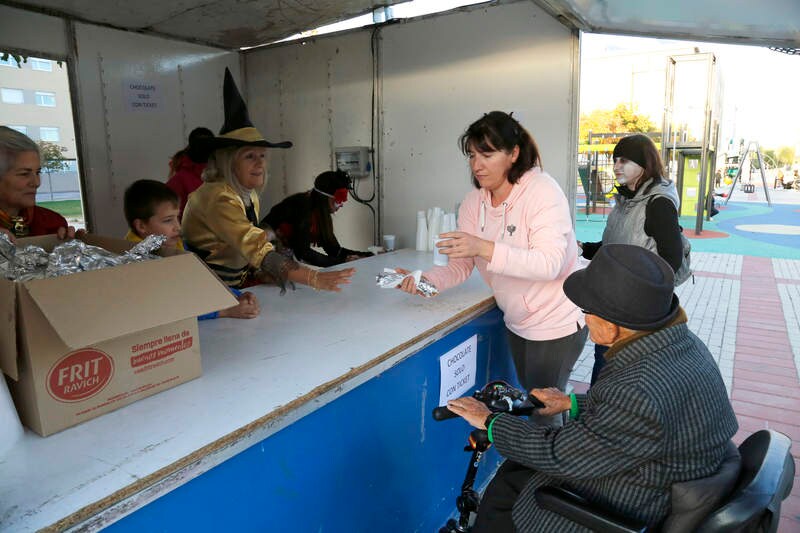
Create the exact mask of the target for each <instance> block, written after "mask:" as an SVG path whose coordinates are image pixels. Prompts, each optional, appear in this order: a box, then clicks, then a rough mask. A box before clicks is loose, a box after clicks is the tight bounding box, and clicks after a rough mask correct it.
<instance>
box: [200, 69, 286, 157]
mask: <svg viewBox="0 0 800 533" xmlns="http://www.w3.org/2000/svg"><path fill="white" fill-rule="evenodd" d="M222 97H223V100H224V103H225V124H223V125H222V128H220V130H219V135H218V136H216V137H203V138H202V139H199V141H200V142H201V143H202V147H203V148H205V150H206V151H207V152H208V153H211V152H213V151H214V150H217V149H219V148H226V147H228V146H264V147H267V148H291V146H292V143H291V142H290V141H283V142H278V143H274V142H270V141H268V140H266V139H265V138H264V136H263V135H262V134H261V132H260V131H258V130H257V129H256V128H255V126H253V123H252V122H251V121H250V115H249V113H248V112H247V104H245V103H244V100H243V99H242V95H241V94H239V89H238V88H237V87H236V83H235V82H234V81H233V76H232V75H231V71H230V70H228V69H227V67H226V68H225V84H224V85H223V88H222Z"/></svg>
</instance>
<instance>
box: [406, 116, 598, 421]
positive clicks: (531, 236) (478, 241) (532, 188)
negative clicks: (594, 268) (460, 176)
mask: <svg viewBox="0 0 800 533" xmlns="http://www.w3.org/2000/svg"><path fill="white" fill-rule="evenodd" d="M459 146H460V147H461V151H462V152H463V153H464V155H466V156H467V157H468V158H469V164H470V169H471V171H472V182H473V184H474V185H475V188H476V189H475V190H474V191H472V192H470V193H469V194H467V196H466V198H465V199H464V201H463V202H462V203H461V208H460V209H459V213H458V231H455V232H451V233H443V234H442V235H441V236H440V237H442V238H446V239H448V240H446V241H441V242H439V243H438V244H437V246H439V248H441V250H442V253H444V254H447V255H448V256H449V262H448V265H447V266H443V267H435V268H433V269H432V270H429V271H427V272H425V273H424V274H423V275H424V277H425V278H426V279H427V280H428V281H430V282H431V283H432V284H433V285H434V286H435V287H436V288H437V289H439V290H440V291H443V290H446V289H449V288H450V287H453V286H455V285H458V284H459V283H462V282H463V281H465V280H466V279H467V278H468V277H469V276H470V274H471V273H472V269H473V268H476V267H477V269H478V272H480V274H481V276H482V277H483V279H484V281H486V283H487V284H488V285H489V287H491V289H492V292H493V293H494V297H495V300H496V301H497V306H498V307H499V308H500V309H501V310H502V311H503V314H504V320H505V324H506V327H507V329H508V338H509V344H510V347H511V353H512V356H513V358H514V365H515V367H516V370H517V377H518V379H519V381H520V383H521V384H522V386H523V387H525V389H526V390H530V389H534V388H544V387H557V388H558V389H560V390H562V391H563V390H564V389H565V387H566V385H567V380H568V379H569V374H570V371H571V370H572V366H573V365H574V364H575V361H576V360H577V359H578V356H579V355H580V353H581V350H582V349H583V345H584V344H585V343H586V337H587V330H586V327H585V323H584V319H583V313H582V312H581V310H580V309H578V308H577V307H576V306H575V304H573V303H572V302H571V301H570V300H569V299H568V298H567V297H566V295H565V294H564V291H563V290H562V284H563V282H564V279H566V277H567V276H569V275H570V274H571V273H572V272H574V271H575V270H577V269H578V266H577V265H578V252H579V251H578V246H577V242H576V240H575V232H574V230H573V227H572V215H571V214H570V210H569V205H568V203H567V198H566V196H564V192H563V191H562V190H561V188H560V187H559V185H558V183H556V181H555V180H554V179H553V178H552V177H551V176H550V175H549V174H547V173H546V172H544V171H542V169H541V159H540V157H539V149H538V147H537V146H536V142H535V141H534V140H533V137H532V136H531V134H530V133H528V131H526V130H525V128H523V127H522V126H521V125H520V124H519V122H517V121H516V119H514V118H513V117H512V116H511V115H509V114H507V113H503V112H501V111H492V112H491V113H488V114H486V115H484V116H483V117H482V118H480V119H479V120H477V121H476V122H474V123H472V124H471V125H470V126H469V128H467V131H466V132H464V134H463V135H462V136H461V138H460V139H459ZM401 288H402V289H403V290H405V291H406V292H409V293H411V294H415V293H416V292H417V291H416V287H415V284H414V282H413V278H410V277H409V278H406V279H405V280H404V281H403V284H402V285H401ZM531 420H534V421H536V422H540V423H550V424H556V425H560V419H558V418H550V417H540V416H536V415H534V416H533V417H531Z"/></svg>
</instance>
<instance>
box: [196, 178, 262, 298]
mask: <svg viewBox="0 0 800 533" xmlns="http://www.w3.org/2000/svg"><path fill="white" fill-rule="evenodd" d="M250 198H251V199H252V201H253V208H254V209H255V213H256V219H258V217H259V201H258V195H257V194H255V192H251V193H250ZM182 226H183V237H184V240H185V241H186V244H187V246H188V249H189V250H190V251H192V252H194V253H196V254H197V255H199V256H200V258H201V259H203V261H205V262H206V263H207V264H208V266H209V267H211V269H212V270H214V272H216V273H217V275H219V277H220V278H221V279H222V281H224V282H225V283H227V284H228V285H229V286H231V287H237V286H240V285H241V283H242V282H243V281H244V278H245V277H246V275H247V273H248V271H249V270H250V269H251V268H252V269H255V268H258V267H259V266H260V265H261V262H262V261H263V260H264V256H265V255H267V254H268V253H269V252H271V251H272V250H273V246H272V244H271V243H270V242H269V241H268V240H267V234H266V232H265V231H264V230H262V229H261V228H259V227H257V226H254V225H253V224H252V223H251V222H250V221H249V220H248V219H247V215H246V214H245V207H244V202H243V201H242V199H241V198H240V197H239V195H238V194H237V193H236V191H234V190H233V188H231V186H230V185H228V184H227V183H224V182H212V183H204V184H203V185H201V186H200V188H198V189H197V190H196V191H194V192H193V193H191V194H190V195H189V200H188V201H187V202H186V208H185V210H184V212H183V221H182Z"/></svg>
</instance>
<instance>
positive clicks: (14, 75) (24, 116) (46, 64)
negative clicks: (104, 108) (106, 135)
mask: <svg viewBox="0 0 800 533" xmlns="http://www.w3.org/2000/svg"><path fill="white" fill-rule="evenodd" d="M2 56H3V52H2V51H0V124H2V125H5V126H9V127H11V128H14V129H15V130H17V131H20V132H22V133H24V134H25V135H27V136H28V137H30V138H31V139H33V140H35V141H39V140H41V141H47V142H51V143H54V144H57V145H59V146H63V147H64V148H66V149H67V150H66V151H65V152H64V153H63V156H64V157H65V158H66V159H67V160H68V161H67V166H68V168H67V170H65V171H63V172H56V173H52V174H51V175H47V174H45V173H43V174H42V185H41V187H40V188H39V194H38V198H37V200H38V201H48V200H66V199H80V180H79V178H78V166H77V156H78V153H77V150H76V145H75V128H74V127H73V122H72V104H71V102H70V94H69V80H68V76H67V68H66V65H63V64H62V65H60V64H58V62H56V61H53V60H50V59H42V58H37V57H28V58H25V59H22V62H21V63H20V62H18V61H17V60H16V59H15V58H14V57H12V56H10V55H9V56H7V57H6V59H3V58H2Z"/></svg>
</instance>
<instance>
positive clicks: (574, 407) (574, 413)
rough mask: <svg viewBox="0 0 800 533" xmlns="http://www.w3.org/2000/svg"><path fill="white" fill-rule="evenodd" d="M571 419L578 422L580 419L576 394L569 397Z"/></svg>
mask: <svg viewBox="0 0 800 533" xmlns="http://www.w3.org/2000/svg"><path fill="white" fill-rule="evenodd" d="M569 402H570V406H569V418H570V420H577V419H578V414H579V413H578V399H577V398H576V397H575V393H572V394H570V395H569Z"/></svg>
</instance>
